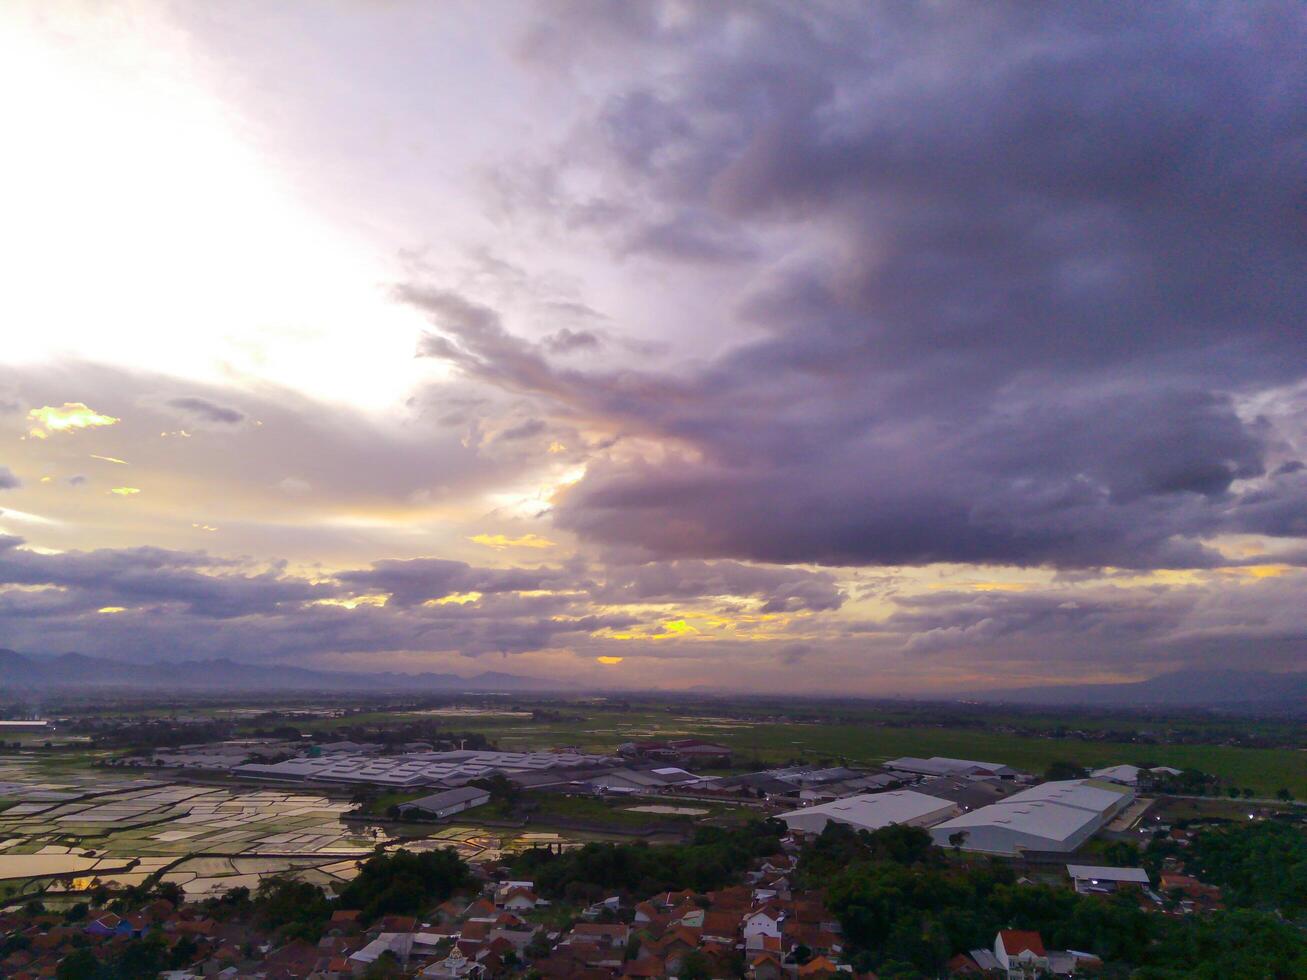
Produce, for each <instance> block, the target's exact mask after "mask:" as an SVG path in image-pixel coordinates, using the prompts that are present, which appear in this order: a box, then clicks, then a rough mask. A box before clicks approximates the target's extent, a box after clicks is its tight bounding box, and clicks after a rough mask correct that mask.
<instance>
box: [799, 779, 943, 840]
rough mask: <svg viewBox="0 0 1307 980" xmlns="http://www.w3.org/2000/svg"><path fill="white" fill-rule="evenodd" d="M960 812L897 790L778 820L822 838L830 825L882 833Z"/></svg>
mask: <svg viewBox="0 0 1307 980" xmlns="http://www.w3.org/2000/svg"><path fill="white" fill-rule="evenodd" d="M961 809H962V808H961V807H959V806H958V805H957V804H956V803H953V802H951V801H950V800H941V799H939V798H938V797H934V796H927V795H926V794H925V793H915V792H913V791H912V790H895V791H893V792H889V793H863V794H861V795H859V796H849V797H845V798H844V799H842V800H833V801H832V802H830V803H820V804H817V805H816V806H809V807H804V808H803V809H801V810H791V811H790V812H789V813H782V814H781V815H780V816H779V817H778V818H777V819H780V820H783V821H785V825H786V826H787V827H789V828H790V830H792V831H796V832H799V833H805V834H819V833H821V832H822V831H823V830H825V829H826V825H827V824H828V823H842V824H847V825H848V826H850V827H853V828H854V829H855V830H879V829H880V828H881V827H888V826H890V825H891V824H908V825H909V826H912V827H929V826H930V825H931V824H935V823H938V822H939V821H941V820H947V819H948V818H949V817H951V816H954V815H955V814H957V813H960V812H961Z"/></svg>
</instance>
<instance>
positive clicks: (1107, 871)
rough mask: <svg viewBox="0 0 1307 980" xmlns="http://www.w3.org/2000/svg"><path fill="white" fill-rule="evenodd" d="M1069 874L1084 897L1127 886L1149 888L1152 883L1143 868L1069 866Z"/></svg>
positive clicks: (1067, 869)
mask: <svg viewBox="0 0 1307 980" xmlns="http://www.w3.org/2000/svg"><path fill="white" fill-rule="evenodd" d="M1066 871H1067V874H1069V875H1070V876H1071V881H1072V883H1073V884H1074V885H1075V888H1076V891H1078V892H1080V893H1081V894H1082V895H1088V894H1103V893H1106V892H1113V891H1116V890H1117V889H1118V888H1120V887H1122V886H1123V885H1125V886H1136V887H1139V888H1147V887H1148V886H1149V885H1150V884H1151V881H1150V880H1149V878H1148V872H1147V871H1145V870H1144V869H1143V868H1107V867H1099V866H1097V865H1088V864H1068V865H1067V866H1066Z"/></svg>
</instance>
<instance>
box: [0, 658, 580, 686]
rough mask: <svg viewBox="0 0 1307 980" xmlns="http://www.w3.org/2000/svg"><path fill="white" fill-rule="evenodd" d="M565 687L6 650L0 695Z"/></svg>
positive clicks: (490, 675) (517, 678)
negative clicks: (131, 660)
mask: <svg viewBox="0 0 1307 980" xmlns="http://www.w3.org/2000/svg"><path fill="white" fill-rule="evenodd" d="M562 686H563V685H561V684H557V683H554V682H550V681H545V680H541V679H540V678H537V677H525V676H521V675H518V674H503V673H499V672H497V671H486V672H483V673H480V674H476V675H474V676H472V677H460V676H459V675H458V674H436V673H423V674H400V673H394V672H386V671H379V672H376V673H360V672H357V671H336V670H313V669H310V668H306V667H284V666H276V665H261V664H247V663H237V662H236V661H234V660H227V659H216V660H193V661H183V662H181V663H168V662H159V663H152V664H134V663H126V662H123V661H119V660H109V659H106V658H103V657H88V656H86V655H85V654H81V653H64V654H60V655H58V656H50V657H40V656H34V655H24V654H21V653H17V652H16V651H14V650H0V693H8V692H11V691H25V690H30V691H41V690H88V689H92V690H130V691H174V690H201V691H214V692H221V691H242V692H246V691H247V692H254V691H360V692H384V691H410V692H412V691H456V692H457V691H487V692H493V691H548V690H557V689H559V688H560V687H562Z"/></svg>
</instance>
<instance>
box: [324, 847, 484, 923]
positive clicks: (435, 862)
mask: <svg viewBox="0 0 1307 980" xmlns="http://www.w3.org/2000/svg"><path fill="white" fill-rule="evenodd" d="M470 880H471V878H470V875H469V872H468V867H467V864H466V863H465V862H464V861H463V859H462V858H460V857H459V856H458V855H457V854H456V853H455V852H454V851H452V850H449V849H447V848H443V849H441V850H438V851H424V852H422V853H420V854H415V853H413V852H411V851H404V850H400V851H395V852H394V853H393V854H383V855H377V856H376V857H372V858H369V859H368V860H367V862H366V863H364V865H363V867H362V869H361V870H360V871H359V874H358V877H356V878H355V879H354V880H353V881H351V882H350V883H349V885H347V886H346V888H345V890H344V891H343V892H341V895H340V902H339V905H338V907H339V908H346V909H359V910H360V911H361V912H362V913H363V919H364V921H368V922H370V921H371V920H373V919H376V918H378V917H380V916H383V915H416V914H417V913H419V912H421V911H423V910H424V909H427V908H430V907H431V906H433V905H436V904H438V903H440V902H443V901H444V900H445V899H447V898H449V897H450V896H451V895H453V894H454V892H456V891H458V890H459V889H460V888H463V887H464V886H466V885H467V884H468V883H469V882H470Z"/></svg>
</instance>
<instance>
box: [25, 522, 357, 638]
mask: <svg viewBox="0 0 1307 980" xmlns="http://www.w3.org/2000/svg"><path fill="white" fill-rule="evenodd" d="M21 544H22V540H21V539H19V538H15V537H3V538H0V585H26V586H49V587H54V588H58V589H64V590H71V592H72V593H73V594H75V595H76V596H79V597H81V601H82V604H83V605H84V606H85V607H86V608H98V607H101V606H132V605H152V604H177V605H179V606H180V607H182V608H184V609H185V610H186V611H187V612H189V613H191V614H193V615H196V616H200V617H212V618H224V617H233V616H247V615H254V614H258V613H267V612H271V611H273V610H275V609H276V608H277V607H278V606H279V605H280V604H282V603H285V602H303V601H307V600H310V599H315V598H323V597H326V596H329V595H332V594H334V592H335V590H334V589H332V588H329V587H326V586H318V585H312V584H310V583H308V582H306V581H304V580H302V579H295V578H291V577H288V576H284V575H282V574H280V573H279V572H277V571H267V572H262V573H258V574H242V573H241V572H239V571H237V570H235V569H234V568H233V566H234V565H236V564H237V563H236V562H233V561H231V560H229V559H220V558H215V557H212V556H210V555H206V554H204V553H203V552H181V551H169V550H167V549H163V548H127V549H100V550H97V551H84V552H78V551H73V552H64V553H61V554H55V555H45V554H41V553H39V552H35V551H30V550H28V549H26V548H22V547H20V545H21ZM215 569H219V571H214V570H215Z"/></svg>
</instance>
